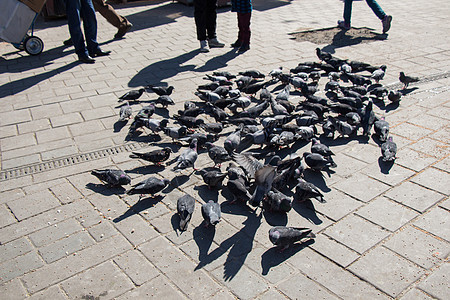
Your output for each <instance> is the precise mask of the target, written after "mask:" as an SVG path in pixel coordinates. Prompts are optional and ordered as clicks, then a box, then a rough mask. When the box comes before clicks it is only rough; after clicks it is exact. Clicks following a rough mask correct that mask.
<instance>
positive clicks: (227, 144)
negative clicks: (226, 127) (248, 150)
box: [223, 126, 243, 155]
mask: <svg viewBox="0 0 450 300" xmlns="http://www.w3.org/2000/svg"><path fill="white" fill-rule="evenodd" d="M242 128H243V126H240V127H239V129H238V130H236V131H234V132H232V133H230V134H229V135H228V136H227V138H226V139H225V141H224V142H223V147H224V148H225V150H227V152H228V154H229V155H231V153H232V152H233V151H234V150H236V148H237V147H238V145H239V143H240V142H241V132H242Z"/></svg>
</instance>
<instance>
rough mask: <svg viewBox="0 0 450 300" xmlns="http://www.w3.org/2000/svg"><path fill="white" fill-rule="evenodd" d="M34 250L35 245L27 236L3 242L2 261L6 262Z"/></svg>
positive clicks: (0, 256)
mask: <svg viewBox="0 0 450 300" xmlns="http://www.w3.org/2000/svg"><path fill="white" fill-rule="evenodd" d="M33 250H34V248H33V246H32V245H31V243H30V242H29V241H28V240H27V239H26V238H20V239H17V240H14V241H12V242H9V243H7V244H2V245H1V246H0V251H1V252H0V253H1V255H0V262H5V261H7V260H10V259H13V258H15V257H17V256H20V255H23V254H26V253H28V252H30V251H33Z"/></svg>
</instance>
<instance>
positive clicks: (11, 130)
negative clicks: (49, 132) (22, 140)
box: [0, 123, 26, 138]
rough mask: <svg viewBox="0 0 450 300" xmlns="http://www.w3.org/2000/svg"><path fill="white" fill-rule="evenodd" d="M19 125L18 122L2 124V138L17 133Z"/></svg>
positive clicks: (0, 131)
mask: <svg viewBox="0 0 450 300" xmlns="http://www.w3.org/2000/svg"><path fill="white" fill-rule="evenodd" d="M25 124H26V123H25ZM19 125H20V124H19ZM17 126H18V125H16V124H13V125H6V126H0V138H5V137H10V136H15V135H17Z"/></svg>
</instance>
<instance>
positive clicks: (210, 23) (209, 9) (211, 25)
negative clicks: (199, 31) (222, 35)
mask: <svg viewBox="0 0 450 300" xmlns="http://www.w3.org/2000/svg"><path fill="white" fill-rule="evenodd" d="M216 7H217V0H206V8H205V21H206V33H207V36H208V39H213V38H215V37H216V26H217V11H216Z"/></svg>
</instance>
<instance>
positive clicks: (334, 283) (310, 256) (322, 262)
mask: <svg viewBox="0 0 450 300" xmlns="http://www.w3.org/2000/svg"><path fill="white" fill-rule="evenodd" d="M290 262H291V263H292V264H293V265H294V266H295V267H297V268H298V269H299V270H300V271H301V272H302V273H303V274H305V275H306V276H308V278H309V279H312V280H314V281H315V282H318V283H320V284H321V285H322V286H324V287H325V288H326V289H328V290H329V291H331V292H332V293H334V294H336V295H337V296H339V297H341V298H343V299H362V298H364V299H388V298H389V297H388V296H387V295H385V294H384V293H382V292H380V291H379V290H377V289H375V288H374V287H373V286H372V285H370V284H369V283H367V282H365V281H362V280H360V279H359V278H358V277H356V276H355V275H353V274H352V273H350V272H348V271H347V270H345V269H342V268H340V267H338V266H337V265H336V264H333V263H332V262H331V261H329V260H327V259H326V258H324V257H323V256H321V255H320V254H318V253H316V252H314V251H313V250H311V249H309V248H305V249H303V250H301V251H299V252H298V253H297V254H296V255H294V256H292V257H291V258H290Z"/></svg>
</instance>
